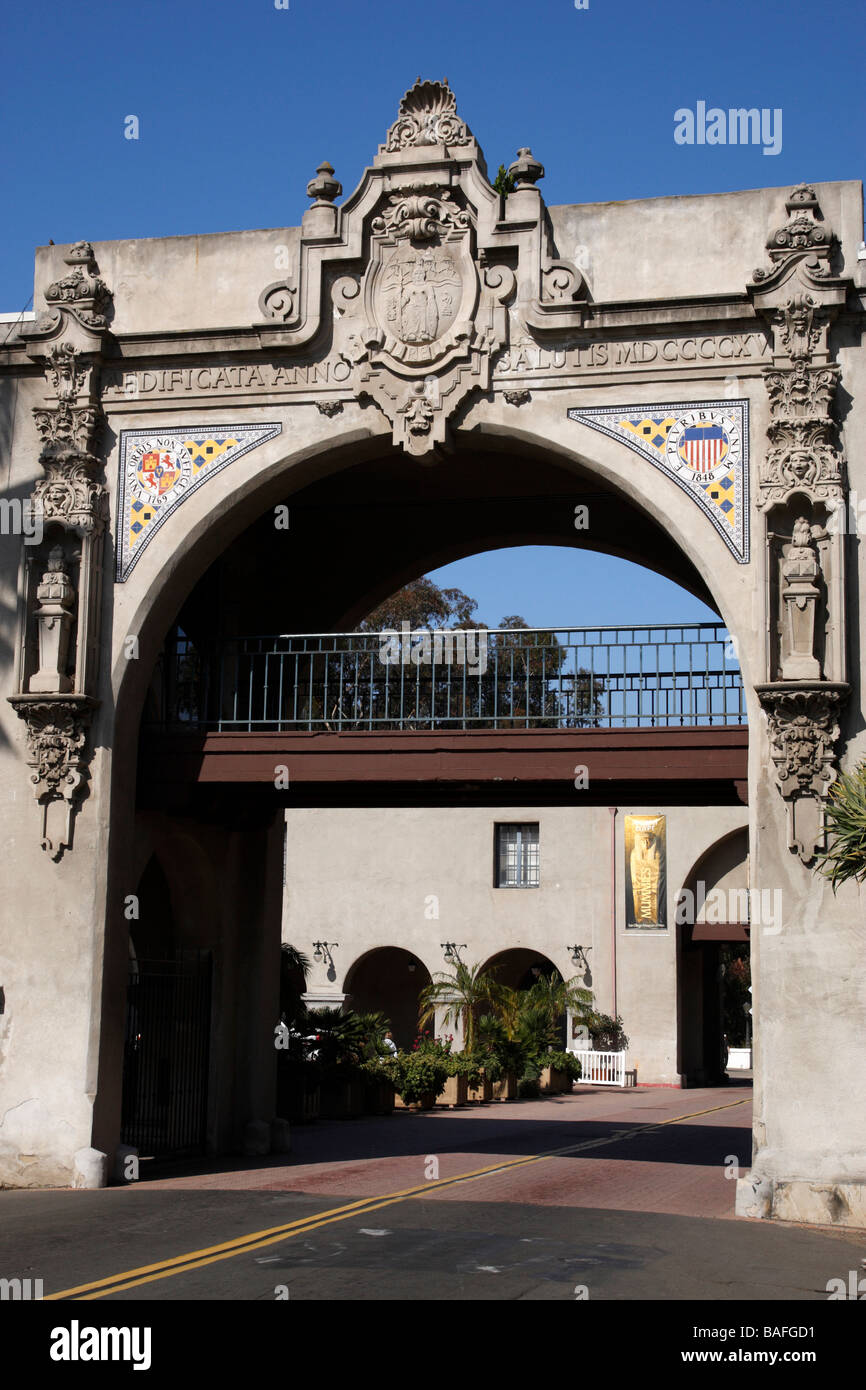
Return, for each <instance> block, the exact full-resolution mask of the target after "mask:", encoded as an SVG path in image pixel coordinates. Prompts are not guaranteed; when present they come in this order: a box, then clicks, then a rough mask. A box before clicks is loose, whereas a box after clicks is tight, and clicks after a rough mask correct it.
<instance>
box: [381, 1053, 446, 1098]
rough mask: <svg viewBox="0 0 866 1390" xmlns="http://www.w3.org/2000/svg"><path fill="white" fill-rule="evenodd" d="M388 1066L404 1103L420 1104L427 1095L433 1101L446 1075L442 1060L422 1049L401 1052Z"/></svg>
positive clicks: (395, 1087)
mask: <svg viewBox="0 0 866 1390" xmlns="http://www.w3.org/2000/svg"><path fill="white" fill-rule="evenodd" d="M388 1066H389V1070H391V1071H392V1073H393V1077H394V1089H395V1091H396V1092H397V1094H398V1095H399V1097H400V1099H401V1100H402V1101H403V1103H404V1104H405V1105H412V1104H420V1103H421V1102H422V1099H426V1098H427V1097H429V1096H432V1097H433V1100H434V1101H435V1099H436V1097H437V1096H438V1094H439V1092H440V1091H441V1090H442V1087H443V1086H444V1084H445V1078H446V1077H447V1075H448V1067H447V1066H446V1064H445V1062H444V1060H442V1059H441V1058H437V1057H435V1056H430V1055H428V1054H427V1053H426V1052H424V1051H413V1052H401V1053H399V1054H398V1056H397V1057H395V1058H394V1060H393V1061H392V1062H390V1063H389V1064H388Z"/></svg>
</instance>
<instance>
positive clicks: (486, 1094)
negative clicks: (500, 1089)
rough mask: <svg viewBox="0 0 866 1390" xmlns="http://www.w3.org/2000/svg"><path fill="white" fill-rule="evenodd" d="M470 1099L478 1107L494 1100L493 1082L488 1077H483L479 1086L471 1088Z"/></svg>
mask: <svg viewBox="0 0 866 1390" xmlns="http://www.w3.org/2000/svg"><path fill="white" fill-rule="evenodd" d="M468 1098H469V1100H470V1102H474V1103H475V1104H476V1105H478V1104H479V1103H481V1104H485V1103H486V1102H487V1101H490V1100H492V1099H493V1082H492V1081H491V1080H490V1078H489V1077H487V1076H482V1078H481V1084H480V1085H479V1086H470V1087H469V1095H468Z"/></svg>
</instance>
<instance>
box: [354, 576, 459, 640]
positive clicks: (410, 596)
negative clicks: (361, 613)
mask: <svg viewBox="0 0 866 1390" xmlns="http://www.w3.org/2000/svg"><path fill="white" fill-rule="evenodd" d="M477 607H478V603H477V601H476V600H475V599H474V598H469V596H468V595H467V594H464V593H463V591H462V589H440V588H439V585H438V584H436V583H434V582H433V580H432V579H430V578H428V576H427V575H426V574H425V575H422V577H421V578H420V579H413V580H412V582H411V584H405V585H404V586H403V588H402V589H398V591H397V593H396V594H392V595H391V597H390V598H387V599H385V600H384V602H382V603H380V604H379V606H378V608H374V609H373V611H372V613H368V615H367V617H366V618H365V619H364V621H363V622H362V623H359V624H358V627H357V631H358V632H381V631H382V630H383V629H390V628H400V625H401V624H402V623H403V622H407V623H408V624H409V626H410V627H411V628H416V629H417V628H424V629H432V630H434V631H435V630H436V629H437V628H446V627H451V628H458V627H470V626H471V625H472V620H473V614H474V612H475V610H476V608H477Z"/></svg>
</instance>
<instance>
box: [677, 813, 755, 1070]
mask: <svg viewBox="0 0 866 1390" xmlns="http://www.w3.org/2000/svg"><path fill="white" fill-rule="evenodd" d="M678 901H679V904H680V905H681V907H680V909H679V910H678V914H677V916H678V920H677V994H678V1014H679V1023H680V1026H679V1063H678V1066H679V1070H680V1072H681V1073H682V1075H683V1076H684V1077H685V1078H686V1084H687V1085H689V1086H708V1085H709V1086H714V1085H719V1084H723V1083H724V1082H725V1081H727V1080H728V1079H729V1078H730V1079H738V1078H740V1077H741V1076H742V1073H743V1072H744V1071H750V1070H751V1068H750V1065H749V1064H750V1058H751V1045H752V1026H751V1018H752V1015H751V1011H750V1002H751V992H750V991H749V990H748V985H749V980H750V973H749V971H750V964H751V962H750V950H749V936H750V932H751V911H750V895H749V832H748V829H747V827H745V826H744V827H742V828H741V829H738V830H735V831H732V832H731V833H730V834H728V835H725V836H722V837H721V839H719V840H717V841H716V842H715V843H714V844H712V845H711V846H710V847H709V848H708V849H707V850H706V851H705V852H704V853H703V854H702V855H701V856H700V858H699V859H698V860H697V861H696V863H695V864H694V866H693V867H692V869H691V870H690V872H689V874H688V875H687V877H686V879H685V882H684V883H683V887H682V892H681V894H680V895H679V900H678ZM771 907H772V904H771ZM732 1054H733V1055H735V1059H736V1064H735V1065H734V1066H733V1067H731V1069H730V1071H729V1062H730V1061H731V1057H732Z"/></svg>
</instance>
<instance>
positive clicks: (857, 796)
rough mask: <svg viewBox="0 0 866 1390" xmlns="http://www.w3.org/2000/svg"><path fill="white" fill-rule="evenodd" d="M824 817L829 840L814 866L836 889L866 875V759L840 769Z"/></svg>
mask: <svg viewBox="0 0 866 1390" xmlns="http://www.w3.org/2000/svg"><path fill="white" fill-rule="evenodd" d="M824 820H825V825H826V827H827V834H828V836H829V839H830V843H829V847H828V848H827V849H826V850H824V851H823V852H822V853H820V854H819V855H818V856H817V861H816V865H815V867H816V869H818V870H820V872H821V873H822V874H823V875H824V877H825V878H828V879H829V880H830V885H831V887H832V889H833V892H834V893H835V892H836V890H837V888H838V887H839V885H840V883H846V882H847V881H848V879H851V878H853V880H854V882H855V883H862V882H863V880H864V879H866V762H863V763H859V764H858V766H857V767H856V768H855V769H854V771H853V772H851V773H844V772H843V773H841V774H840V776H839V778H838V780H837V781H836V782H834V783H833V786H832V787H831V788H830V794H829V797H828V800H827V808H826V811H825V816H824Z"/></svg>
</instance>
